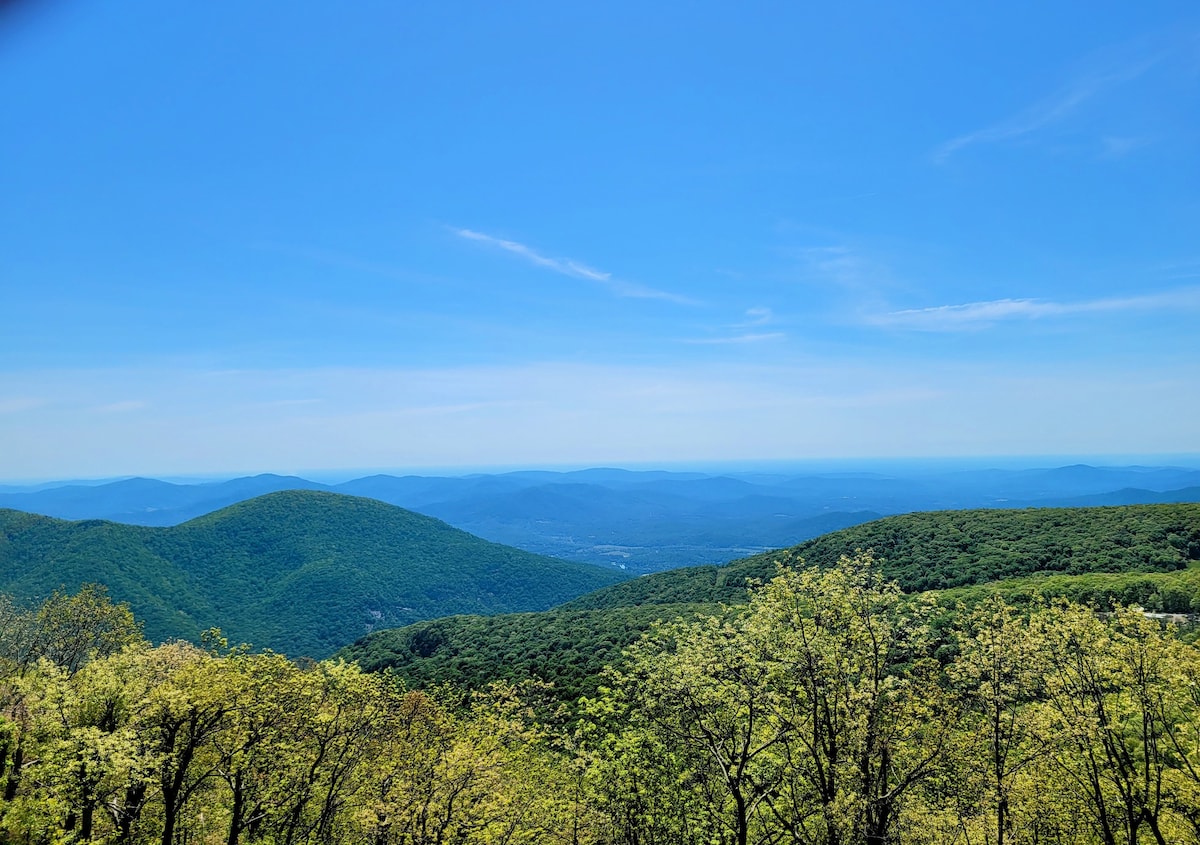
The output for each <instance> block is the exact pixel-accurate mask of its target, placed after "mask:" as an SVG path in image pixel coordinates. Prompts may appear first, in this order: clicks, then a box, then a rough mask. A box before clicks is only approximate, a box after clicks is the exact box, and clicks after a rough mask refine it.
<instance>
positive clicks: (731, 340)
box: [684, 332, 786, 346]
mask: <svg viewBox="0 0 1200 845" xmlns="http://www.w3.org/2000/svg"><path fill="white" fill-rule="evenodd" d="M784 337H786V335H785V334H784V333H783V332H748V333H746V334H739V335H733V336H732V337H707V338H694V339H691V340H685V341H684V343H692V344H701V345H705V346H709V345H725V344H736V343H762V342H763V341H768V340H782V339H783V338H784Z"/></svg>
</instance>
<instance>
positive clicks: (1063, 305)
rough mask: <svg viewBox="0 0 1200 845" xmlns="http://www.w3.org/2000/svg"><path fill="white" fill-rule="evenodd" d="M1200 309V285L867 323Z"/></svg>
mask: <svg viewBox="0 0 1200 845" xmlns="http://www.w3.org/2000/svg"><path fill="white" fill-rule="evenodd" d="M1196 308H1200V288H1183V289H1180V290H1174V291H1166V292H1163V293H1157V294H1149V295H1146V296H1129V297H1112V298H1107V299H1093V300H1087V301H1083V302H1047V301H1044V300H1039V299H993V300H989V301H986V302H967V303H964V304H961V305H937V306H933V307H931V308H909V309H904V310H901V311H891V312H888V313H886V314H879V315H875V316H872V317H870V318H868V320H867V322H869V323H871V324H874V325H877V326H886V327H890V328H899V329H911V330H914V331H968V330H971V329H978V328H986V327H988V326H990V325H993V324H995V323H998V322H1002V321H1006V320H1037V319H1043V318H1051V317H1068V316H1073V315H1079V314H1102V313H1128V312H1145V311H1162V310H1168V309H1170V310H1191V309H1196Z"/></svg>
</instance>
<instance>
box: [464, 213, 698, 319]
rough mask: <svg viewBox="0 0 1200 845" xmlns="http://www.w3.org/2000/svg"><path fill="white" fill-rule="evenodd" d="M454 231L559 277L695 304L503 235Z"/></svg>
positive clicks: (620, 293) (623, 292) (622, 292)
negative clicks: (543, 268)
mask: <svg viewBox="0 0 1200 845" xmlns="http://www.w3.org/2000/svg"><path fill="white" fill-rule="evenodd" d="M453 232H454V234H456V235H458V236H459V237H460V238H465V239H467V240H469V241H475V242H477V243H482V244H487V245H488V246H492V247H496V248H498V249H502V250H504V251H505V252H511V253H512V254H513V255H516V256H519V257H520V258H523V259H525V260H526V261H528V262H529V263H530V264H533V265H536V266H538V267H545V268H546V269H547V270H552V271H553V272H555V273H558V274H560V275H563V276H569V277H571V278H573V279H585V280H586V281H589V282H597V283H599V284H602V285H604V286H605V287H607V288H608V289H609V290H611V291H612V292H613V293H615V294H616V295H617V296H625V297H630V298H633V299H661V300H663V301H666V302H674V303H677V304H679V305H696V304H697V302H696V301H695V300H693V299H690V298H688V297H686V296H680V295H678V294H674V293H670V292H668V291H663V290H658V289H656V288H651V287H646V286H645V285H639V284H634V283H632V282H625V281H621V280H620V279H614V278H613V275H612V273H607V272H605V271H603V270H597V269H596V268H594V267H589V266H588V265H586V264H584V263H583V262H581V261H575V260H574V259H571V258H551V257H549V256H546V255H542V254H541V253H540V252H538V251H537V250H535V249H533V248H532V247H529V246H526V245H525V244H523V243H518V242H517V241H510V240H506V239H505V238H497V237H495V236H493V235H487V234H484V233H483V232H476V231H473V230H471V229H453Z"/></svg>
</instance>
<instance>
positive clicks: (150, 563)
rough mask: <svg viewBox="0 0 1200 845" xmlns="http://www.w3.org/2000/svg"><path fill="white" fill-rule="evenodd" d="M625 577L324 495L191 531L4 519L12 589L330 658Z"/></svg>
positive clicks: (3, 553) (289, 497) (151, 627)
mask: <svg viewBox="0 0 1200 845" xmlns="http://www.w3.org/2000/svg"><path fill="white" fill-rule="evenodd" d="M624 577H625V576H624V575H623V574H622V573H620V572H618V571H616V570H612V569H604V568H601V567H598V566H591V565H588V564H581V563H572V562H569V561H563V560H556V559H553V558H547V557H543V556H541V555H535V554H531V553H529V552H524V551H521V550H519V549H514V548H510V547H507V546H501V545H497V544H495V543H489V542H487V541H485V540H481V539H479V538H478V537H473V536H471V535H470V534H467V533H466V532H463V531H459V530H457V529H455V528H451V527H450V526H449V525H447V524H445V523H444V522H440V521H439V520H436V519H433V518H431V517H427V516H422V515H420V514H416V513H412V512H411V511H406V510H403V509H401V508H397V507H394V506H391V505H386V504H384V503H382V502H377V501H374V500H371V499H363V498H357V497H353V496H345V495H340V494H335V493H325V492H319V491H302V490H292V491H286V492H279V493H272V494H270V495H266V496H261V497H259V498H256V499H251V500H249V501H245V502H241V503H239V504H236V505H232V506H230V507H228V508H224V509H223V510H220V511H217V512H215V513H211V514H208V515H207V516H203V517H200V518H198V519H194V520H191V521H190V522H186V523H184V524H183V525H178V526H173V527H165V528H148V527H141V526H134V525H121V524H118V523H113V522H102V521H98V520H88V521H82V522H64V521H62V520H58V519H50V518H48V517H40V516H35V515H32V514H27V513H21V512H18V511H6V510H0V590H3V591H6V592H9V593H12V594H14V595H17V596H20V597H22V598H26V599H34V598H37V597H41V596H45V595H47V594H49V593H50V591H52V590H54V589H57V588H58V587H60V586H65V587H67V588H69V589H77V588H78V587H79V586H81V585H82V584H85V583H88V582H91V581H97V582H101V583H104V584H105V585H106V586H107V587H108V589H109V590H110V591H111V593H112V595H113V597H114V598H116V599H119V600H121V601H127V602H129V604H130V606H131V607H132V608H133V609H134V612H135V613H136V614H137V616H138V618H139V619H142V620H143V621H144V622H145V626H146V634H147V636H148V637H149V638H150V639H151V640H153V641H155V642H161V641H164V640H167V639H171V638H175V637H179V638H183V639H189V640H193V641H195V640H197V639H198V638H199V636H200V634H201V632H203V631H204V630H206V629H207V628H210V627H212V626H220V627H221V628H222V629H224V630H226V631H227V632H228V633H229V635H230V637H232V638H234V639H236V640H237V641H239V642H241V641H248V642H253V643H254V644H255V645H256V646H259V647H266V648H272V649H275V650H277V651H280V652H284V653H287V654H289V655H291V656H293V657H301V656H307V657H326V656H328V655H329V654H331V653H332V652H333V651H335V650H336V649H337V648H339V647H341V646H343V645H345V644H346V643H349V642H352V641H354V640H355V639H357V638H358V637H361V636H362V635H363V634H365V633H367V632H368V631H371V630H376V629H379V628H387V627H391V626H395V625H404V624H408V623H411V622H416V621H418V620H420V619H429V618H433V617H437V616H444V615H447V614H451V613H495V612H503V611H520V610H541V609H545V608H548V607H551V606H553V605H555V604H558V603H559V602H562V601H565V600H566V599H569V598H573V597H575V596H577V595H579V594H581V593H585V592H587V591H589V590H594V589H596V588H597V587H601V586H605V585H608V584H613V583H616V582H618V581H620V580H622V579H623V578H624Z"/></svg>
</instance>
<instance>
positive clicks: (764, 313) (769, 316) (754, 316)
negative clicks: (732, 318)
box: [734, 305, 775, 329]
mask: <svg viewBox="0 0 1200 845" xmlns="http://www.w3.org/2000/svg"><path fill="white" fill-rule="evenodd" d="M774 321H775V315H774V314H773V313H771V309H770V308H767V307H765V306H761V305H760V306H757V307H754V308H747V309H746V319H745V320H743V321H742V322H740V323H737V324H736V325H735V326H734V328H739V329H749V328H753V327H755V326H765V325H767V324H768V323H772V322H774Z"/></svg>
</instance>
